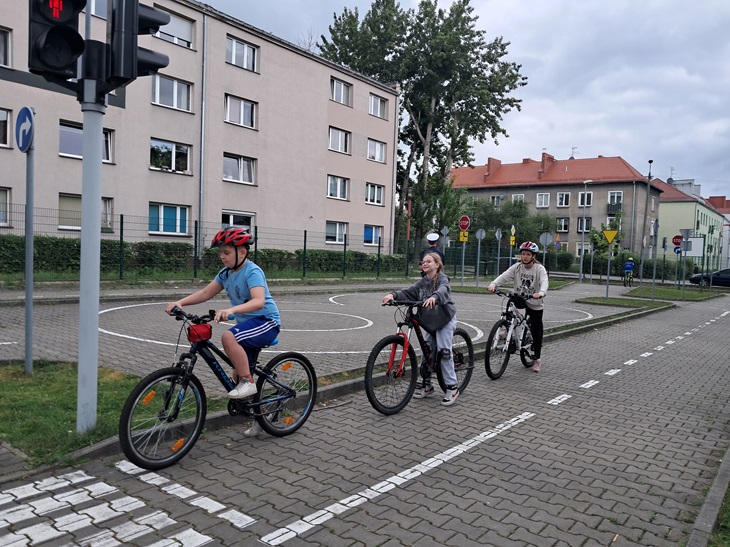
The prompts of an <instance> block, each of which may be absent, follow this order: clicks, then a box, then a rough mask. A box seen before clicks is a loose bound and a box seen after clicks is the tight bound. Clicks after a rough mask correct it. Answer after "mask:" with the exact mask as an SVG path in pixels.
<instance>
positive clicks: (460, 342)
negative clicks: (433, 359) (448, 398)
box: [436, 329, 474, 394]
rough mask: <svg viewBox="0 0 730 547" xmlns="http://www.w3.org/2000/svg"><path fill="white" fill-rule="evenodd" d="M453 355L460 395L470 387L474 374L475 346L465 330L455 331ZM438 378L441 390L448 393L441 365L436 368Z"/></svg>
mask: <svg viewBox="0 0 730 547" xmlns="http://www.w3.org/2000/svg"><path fill="white" fill-rule="evenodd" d="M451 354H452V355H453V356H454V372H455V373H456V384H457V385H458V386H459V394H461V393H464V390H465V389H466V386H468V385H469V381H470V380H471V375H472V372H474V344H473V343H472V341H471V336H469V333H468V332H466V331H465V330H464V329H456V330H455V331H454V336H453V338H452V341H451ZM436 377H437V378H438V382H439V386H441V390H442V391H443V392H444V393H446V382H444V375H443V374H442V373H441V366H439V365H437V367H436Z"/></svg>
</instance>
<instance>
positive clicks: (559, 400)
mask: <svg viewBox="0 0 730 547" xmlns="http://www.w3.org/2000/svg"><path fill="white" fill-rule="evenodd" d="M571 397H572V395H568V394H567V393H563V394H562V395H558V396H557V397H555V398H554V399H550V400H549V401H548V402H547V404H549V405H555V406H557V405H559V404H560V403H564V402H565V401H567V400H568V399H570V398H571Z"/></svg>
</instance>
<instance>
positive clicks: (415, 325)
mask: <svg viewBox="0 0 730 547" xmlns="http://www.w3.org/2000/svg"><path fill="white" fill-rule="evenodd" d="M397 324H398V332H396V335H397V336H402V337H403V352H402V353H401V357H400V362H399V363H398V369H397V374H398V375H399V376H401V375H402V374H403V369H404V367H405V363H406V358H407V356H408V349H409V348H410V347H411V346H412V345H413V344H412V342H411V333H412V332H413V331H415V333H416V339H417V340H418V345H419V347H420V349H421V353H422V354H423V358H424V361H425V362H426V363H428V366H429V367H430V368H431V369H433V367H434V362H433V359H432V357H431V349H430V347H429V345H428V344H427V343H426V339H425V338H424V337H423V330H422V329H426V327H424V326H422V325H421V324H420V323H419V322H418V319H417V318H416V317H415V314H414V313H413V312H412V308H410V309H409V311H408V313H407V315H406V318H405V320H404V321H398V323H397ZM403 327H408V331H407V332H406V331H404V330H403ZM430 334H431V335H432V336H433V337H434V340H436V336H435V335H434V334H433V333H430ZM395 351H396V348H395V346H394V347H393V348H392V349H391V350H390V352H391V353H390V360H389V361H388V373H390V372H391V371H392V370H393V364H394V363H393V360H394V357H395Z"/></svg>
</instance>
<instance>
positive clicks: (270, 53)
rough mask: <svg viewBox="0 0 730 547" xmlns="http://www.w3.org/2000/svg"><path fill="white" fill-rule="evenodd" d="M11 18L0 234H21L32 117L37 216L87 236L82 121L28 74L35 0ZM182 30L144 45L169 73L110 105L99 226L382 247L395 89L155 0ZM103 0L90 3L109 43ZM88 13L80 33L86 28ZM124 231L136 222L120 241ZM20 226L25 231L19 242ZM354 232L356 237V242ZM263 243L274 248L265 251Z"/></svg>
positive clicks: (4, 67) (207, 13)
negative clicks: (21, 141)
mask: <svg viewBox="0 0 730 547" xmlns="http://www.w3.org/2000/svg"><path fill="white" fill-rule="evenodd" d="M7 4H8V5H6V6H4V8H5V9H4V10H3V15H2V16H0V171H1V172H2V173H3V176H2V178H0V234H2V233H22V226H23V220H22V213H23V210H24V207H23V206H24V204H25V200H26V178H25V173H26V168H25V162H26V159H25V155H24V154H22V153H20V152H19V151H18V150H17V146H16V143H15V142H14V125H15V116H16V115H17V112H18V111H19V110H20V109H21V108H22V107H23V106H29V107H32V108H34V110H35V138H34V157H35V168H34V170H35V186H34V188H35V190H34V202H35V208H36V210H37V211H40V213H39V212H37V213H36V218H39V217H43V218H45V217H46V216H50V217H51V219H52V220H51V221H50V222H49V224H50V225H51V228H50V229H48V228H46V229H44V230H43V231H44V232H46V233H49V232H50V233H53V234H69V235H77V232H78V230H79V229H80V218H81V215H80V210H81V207H80V204H81V198H82V196H81V193H82V157H83V152H82V149H81V143H82V130H83V126H82V123H83V115H82V112H81V110H80V105H79V103H78V102H77V101H76V98H75V96H73V95H71V94H70V93H69V92H65V90H62V89H61V88H59V87H57V86H54V85H52V84H49V83H47V82H45V80H43V79H42V78H40V77H38V76H35V75H33V74H30V73H28V70H27V67H28V57H27V51H28V3H27V2H10V3H7ZM154 6H155V7H156V8H158V9H162V10H165V11H167V12H169V13H170V16H171V21H170V23H169V24H168V25H166V26H165V27H163V28H161V29H160V32H159V33H158V34H156V35H155V36H141V37H140V39H139V42H140V45H141V46H143V47H146V48H148V49H152V50H154V51H159V52H161V53H164V54H166V55H168V56H169V58H170V63H169V66H168V67H166V68H165V69H163V70H161V71H160V72H159V74H157V75H156V76H153V77H143V78H139V79H137V80H136V81H134V82H133V83H131V84H130V85H129V86H128V87H126V88H124V89H120V90H118V91H117V92H116V93H115V94H112V95H109V105H108V107H107V109H106V113H105V115H104V121H103V127H104V129H103V139H104V146H103V165H102V179H101V181H100V184H101V189H102V202H103V203H102V226H103V229H104V231H105V232H111V233H114V232H115V231H116V230H117V229H118V228H119V219H120V215H124V217H125V219H139V220H140V222H139V225H140V226H141V229H140V230H139V231H140V237H142V238H144V239H152V240H158V241H169V240H173V239H175V238H178V239H180V238H183V239H185V240H189V241H190V242H192V237H193V231H194V230H193V226H194V223H195V222H198V223H199V224H200V225H201V226H202V227H203V230H202V232H203V233H202V237H203V241H209V240H210V236H211V235H212V233H213V232H214V231H215V230H217V229H218V228H220V226H224V225H230V224H234V225H239V226H244V227H247V228H252V229H254V228H257V229H258V234H259V238H260V242H261V244H263V245H265V246H274V247H276V246H278V247H281V248H291V249H296V248H300V247H301V245H302V235H301V234H302V233H303V232H304V231H307V233H308V239H307V241H308V245H309V246H311V247H315V246H321V247H322V248H324V247H326V246H328V245H342V244H344V243H345V241H346V242H347V245H348V248H350V249H354V250H365V251H368V250H370V251H372V250H377V245H378V239H379V238H382V240H383V241H385V242H387V241H389V240H390V239H391V237H392V234H391V230H392V225H393V221H392V219H393V195H394V191H393V190H394V180H395V155H396V148H397V107H398V104H397V101H398V93H397V90H396V89H395V88H394V87H392V86H390V85H385V84H382V83H380V82H377V81H375V80H373V79H371V78H368V77H366V76H363V75H361V74H358V73H355V72H352V71H350V70H348V69H345V68H343V67H341V66H339V65H336V64H334V63H331V62H329V61H326V60H324V59H322V58H320V57H319V56H317V55H315V54H313V53H311V52H309V51H307V50H304V49H302V48H300V47H298V46H296V45H294V44H291V43H289V42H287V41H285V40H282V39H280V38H278V37H276V36H273V35H272V34H270V33H268V32H266V31H264V30H261V29H257V28H255V27H253V26H251V25H248V24H247V23H246V22H245V21H240V20H237V19H235V18H233V17H231V16H228V15H226V14H224V13H221V12H219V11H217V10H215V9H213V8H211V7H210V6H207V5H205V4H202V3H199V2H196V1H194V0H158V1H156V2H154ZM106 10H107V0H90V1H89V3H88V4H87V8H86V11H87V13H89V14H90V15H91V37H92V38H93V39H96V40H101V41H105V36H106V23H107V22H106V17H107V13H106ZM83 28H84V16H83V14H82V17H81V23H80V29H81V31H82V33H83ZM128 226H129V224H128V221H127V220H125V232H126V230H127V229H128V228H127V227H128ZM19 230H21V231H20V232H19ZM346 238H347V239H346ZM267 240H268V241H267Z"/></svg>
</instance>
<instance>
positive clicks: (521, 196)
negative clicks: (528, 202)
mask: <svg viewBox="0 0 730 547" xmlns="http://www.w3.org/2000/svg"><path fill="white" fill-rule="evenodd" d="M521 201H525V194H512V203H518V202H521Z"/></svg>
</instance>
